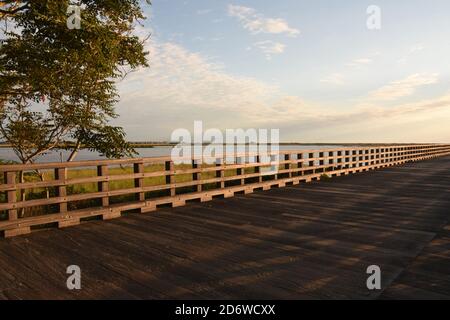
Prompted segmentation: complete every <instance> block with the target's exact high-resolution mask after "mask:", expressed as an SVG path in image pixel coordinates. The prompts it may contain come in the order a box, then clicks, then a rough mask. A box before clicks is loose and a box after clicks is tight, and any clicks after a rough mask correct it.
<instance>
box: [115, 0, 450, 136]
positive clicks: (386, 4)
mask: <svg viewBox="0 0 450 320" xmlns="http://www.w3.org/2000/svg"><path fill="white" fill-rule="evenodd" d="M370 5H376V6H378V7H379V8H380V9H381V29H379V30H369V29H368V28H367V25H366V21H367V19H368V14H367V12H366V10H367V8H368V6H370ZM145 8H146V9H145V11H146V13H147V15H148V16H149V19H148V20H147V21H146V22H145V24H144V27H139V28H138V31H137V32H138V33H139V34H141V35H145V34H148V33H151V34H152V37H151V39H150V41H149V42H148V43H147V47H148V49H149V51H150V52H151V54H150V68H149V69H144V70H139V71H138V72H134V73H132V74H130V75H129V77H128V78H126V80H124V81H123V82H122V83H120V84H119V86H120V89H121V97H122V99H121V102H120V104H119V106H118V111H119V113H120V114H121V117H120V119H119V120H118V123H119V124H121V125H123V126H124V127H125V128H126V131H127V133H128V136H129V138H130V139H133V140H167V139H168V138H169V137H170V134H171V132H172V131H173V130H175V129H177V128H187V129H192V126H193V122H194V120H202V121H203V122H204V127H206V128H219V129H226V128H278V129H280V136H281V139H282V140H283V141H305V142H433V141H435V142H449V141H450V129H449V128H450V126H449V125H448V122H449V120H450V88H449V83H450V65H449V64H450V62H449V61H450V59H448V57H449V56H450V37H449V34H450V19H448V16H449V14H450V2H449V1H448V0H434V1H433V2H429V1H425V0H389V1H381V0H375V1H364V0H357V1H356V0H346V1H333V0H327V1H326V0H315V1H298V0H297V1H294V0H280V1H261V0H260V1H221V0H218V1H211V0H210V1H204V0H195V1H194V0H187V1H183V0H153V5H152V6H151V7H150V6H147V5H146V6H145Z"/></svg>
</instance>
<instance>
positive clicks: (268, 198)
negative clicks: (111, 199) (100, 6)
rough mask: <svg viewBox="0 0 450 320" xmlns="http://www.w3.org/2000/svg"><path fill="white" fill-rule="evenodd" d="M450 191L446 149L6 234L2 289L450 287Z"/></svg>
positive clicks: (404, 294)
mask: <svg viewBox="0 0 450 320" xmlns="http://www.w3.org/2000/svg"><path fill="white" fill-rule="evenodd" d="M449 191H450V156H447V157H442V158H438V159H432V160H428V161H422V162H415V163H408V164H404V165H400V166H396V167H390V168H386V169H384V170H376V171H371V172H366V173H360V174H354V175H346V176H341V177H336V178H333V179H331V180H323V181H320V182H313V183H310V184H300V185H296V186H287V187H286V188H272V189H271V190H270V191H264V192H255V193H252V194H247V195H238V196H236V197H234V198H230V199H215V200H214V201H211V202H206V203H192V204H189V205H187V206H184V207H178V208H162V209H160V210H158V211H156V212H154V213H152V214H148V215H142V214H131V215H128V216H126V217H122V218H121V219H116V220H111V221H108V222H102V221H95V222H91V223H84V224H81V225H80V226H77V227H74V228H65V229H52V230H49V231H45V232H35V233H33V234H30V235H26V236H23V237H15V238H11V239H2V240H0V298H3V299H19V298H20V299H29V298H37V299H48V298H56V299H89V298H96V299H114V298H124V299H162V298H176V299H181V298H192V299H204V298H212V299H228V298H238V299H244V298H251V299H257V298H261V299H266V298H267V299H296V298H304V299H337V298H343V299H349V298H354V299H378V298H381V299H395V298H439V299H449V298H450V223H449V218H450V210H449V208H450V197H449V196H448V194H449ZM72 264H75V265H78V266H80V267H81V270H82V289H81V290H80V291H69V290H67V288H66V279H67V275H66V273H65V272H66V268H67V266H69V265H72ZM374 264H375V265H378V266H380V267H381V271H382V290H381V291H369V290H367V288H366V279H367V276H368V275H367V274H366V273H365V272H366V268H367V267H368V266H369V265H374Z"/></svg>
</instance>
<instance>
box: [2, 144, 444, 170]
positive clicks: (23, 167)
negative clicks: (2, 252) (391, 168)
mask: <svg viewBox="0 0 450 320" xmlns="http://www.w3.org/2000/svg"><path fill="white" fill-rule="evenodd" d="M445 146H450V145H448V144H438V143H436V144H393V145H390V144H380V145H370V146H355V147H348V146H342V147H338V146H337V147H334V148H324V149H293V150H278V151H272V152H270V151H269V152H267V154H271V155H274V154H300V153H321V152H336V151H348V150H352V151H353V150H356V151H359V150H373V149H383V148H384V149H386V148H409V147H445ZM260 154H261V153H260V152H245V153H236V152H235V153H233V154H231V155H230V154H228V155H227V154H226V153H224V154H218V155H215V156H213V157H203V156H201V155H193V156H191V157H180V158H179V160H198V159H203V160H211V159H223V158H225V157H227V156H233V157H252V156H257V155H260ZM171 160H172V159H171V157H170V156H162V157H139V158H126V159H105V160H84V161H73V162H43V163H32V164H8V165H1V166H0V172H11V171H22V170H38V169H41V170H46V169H57V168H80V167H95V166H102V165H105V166H106V165H108V166H109V165H112V166H113V165H131V164H135V163H148V164H151V163H161V162H165V161H171Z"/></svg>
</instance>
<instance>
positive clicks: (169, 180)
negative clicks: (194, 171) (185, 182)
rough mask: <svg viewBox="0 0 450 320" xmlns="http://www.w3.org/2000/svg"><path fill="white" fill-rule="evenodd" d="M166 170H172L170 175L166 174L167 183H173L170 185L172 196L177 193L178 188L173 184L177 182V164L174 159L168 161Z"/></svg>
mask: <svg viewBox="0 0 450 320" xmlns="http://www.w3.org/2000/svg"><path fill="white" fill-rule="evenodd" d="M165 168H166V171H170V172H169V174H168V175H166V184H169V185H171V187H170V196H171V197H173V196H175V195H176V188H175V187H173V186H172V185H173V184H175V175H174V174H175V166H174V164H173V161H166V164H165Z"/></svg>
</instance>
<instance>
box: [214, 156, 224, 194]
mask: <svg viewBox="0 0 450 320" xmlns="http://www.w3.org/2000/svg"><path fill="white" fill-rule="evenodd" d="M224 165H225V158H223V159H216V167H223V166H224ZM216 178H220V182H219V185H220V189H223V188H225V180H224V179H225V170H224V169H223V168H221V169H220V170H217V171H216Z"/></svg>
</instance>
